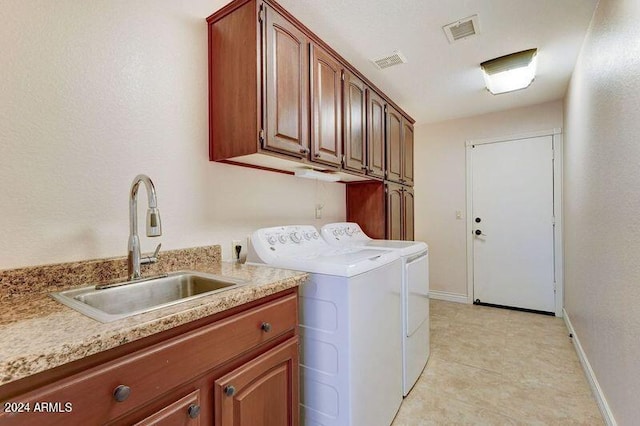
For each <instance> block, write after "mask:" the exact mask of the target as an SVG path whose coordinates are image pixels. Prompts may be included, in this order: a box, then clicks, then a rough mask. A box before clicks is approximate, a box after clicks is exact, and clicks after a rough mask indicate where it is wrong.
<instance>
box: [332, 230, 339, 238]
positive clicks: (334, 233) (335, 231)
mask: <svg viewBox="0 0 640 426" xmlns="http://www.w3.org/2000/svg"><path fill="white" fill-rule="evenodd" d="M333 235H335V236H336V237H337V236H338V228H336V229H334V230H333Z"/></svg>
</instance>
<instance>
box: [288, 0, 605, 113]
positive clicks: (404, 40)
mask: <svg viewBox="0 0 640 426" xmlns="http://www.w3.org/2000/svg"><path fill="white" fill-rule="evenodd" d="M279 3H280V4H282V5H283V6H284V7H285V8H286V9H287V10H289V11H290V12H291V13H292V14H293V15H294V16H296V17H297V18H298V19H300V21H302V22H303V23H304V24H305V25H307V26H308V27H309V28H310V29H311V30H312V31H314V32H315V33H316V34H318V35H319V36H320V37H321V38H322V39H323V40H325V41H326V42H327V43H329V44H330V45H331V46H332V47H333V48H334V49H335V50H336V51H337V52H338V53H340V54H341V55H342V56H343V57H344V58H345V59H347V60H348V61H349V62H351V63H352V64H353V65H354V66H355V67H356V68H358V69H359V70H360V71H361V72H362V73H363V74H365V75H366V76H367V77H368V78H369V79H370V80H371V81H372V82H373V83H374V84H376V85H377V86H378V87H380V89H382V90H383V91H384V92H385V93H386V94H387V95H389V96H390V97H391V98H392V99H393V100H394V101H396V102H397V103H398V104H399V105H400V106H401V107H402V108H403V109H404V110H405V111H407V112H408V113H409V114H410V115H411V116H412V117H413V118H414V119H416V121H417V122H418V123H425V122H435V121H442V120H447V119H451V118H458V117H467V116H472V115H477V114H483V113H487V112H493V111H500V110H505V109H509V108H515V107H521V106H526V105H533V104H537V103H541V102H546V101H551V100H556V99H560V98H562V97H563V96H564V93H565V90H566V88H567V84H568V82H569V78H570V76H571V72H572V71H573V67H574V64H575V61H576V58H577V55H578V52H579V50H580V47H581V45H582V40H583V39H584V35H585V33H586V30H587V27H588V25H589V22H590V20H591V16H592V14H593V10H594V8H595V6H596V3H597V0H279ZM473 14H478V15H479V24H480V34H479V35H477V36H475V37H471V38H469V39H466V40H461V41H458V42H456V43H454V44H449V42H448V41H447V38H446V36H445V34H444V31H443V30H442V26H443V25H446V24H448V23H450V22H453V21H456V20H458V19H461V18H464V17H467V16H470V15H473ZM533 47H537V48H538V73H537V77H536V79H535V81H534V82H533V83H532V85H531V86H530V87H529V88H528V89H526V90H521V91H518V92H512V93H507V94H502V95H497V96H493V95H491V94H489V93H488V92H487V91H486V90H485V88H484V80H483V78H482V74H481V72H480V69H479V64H480V62H483V61H485V60H487V59H492V58H495V57H498V56H502V55H505V54H508V53H513V52H517V51H520V50H524V49H529V48H533ZM394 50H400V51H402V53H404V55H405V56H406V57H407V59H408V63H407V64H403V65H399V66H396V67H392V68H388V69H385V70H378V69H377V68H376V67H375V66H374V65H373V64H372V63H371V62H370V61H369V60H370V59H372V58H377V57H380V56H383V55H386V54H389V53H391V52H393V51H394Z"/></svg>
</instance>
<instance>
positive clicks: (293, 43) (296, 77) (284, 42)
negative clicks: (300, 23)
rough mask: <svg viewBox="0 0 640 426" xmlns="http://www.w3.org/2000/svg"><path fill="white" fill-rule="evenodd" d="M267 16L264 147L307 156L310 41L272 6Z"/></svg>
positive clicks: (264, 26)
mask: <svg viewBox="0 0 640 426" xmlns="http://www.w3.org/2000/svg"><path fill="white" fill-rule="evenodd" d="M261 16H263V17H264V18H263V19H264V22H263V28H264V31H265V32H266V34H265V39H266V41H265V44H266V46H265V50H266V55H265V57H264V66H265V70H266V72H265V84H264V87H265V96H264V98H265V100H266V105H265V115H266V120H265V126H264V134H263V138H264V141H263V148H264V149H270V150H275V151H280V152H282V153H285V154H293V155H294V156H296V157H305V156H306V155H307V153H308V152H309V118H308V117H309V113H308V111H309V90H308V87H309V80H308V79H309V72H308V69H309V41H308V40H307V37H306V36H305V35H304V34H303V33H302V31H300V30H298V29H297V28H296V27H295V26H294V25H293V24H291V23H290V22H289V21H287V20H286V19H284V18H283V17H282V16H280V14H278V13H277V12H275V11H273V10H272V9H270V8H266V13H264V12H262V14H261Z"/></svg>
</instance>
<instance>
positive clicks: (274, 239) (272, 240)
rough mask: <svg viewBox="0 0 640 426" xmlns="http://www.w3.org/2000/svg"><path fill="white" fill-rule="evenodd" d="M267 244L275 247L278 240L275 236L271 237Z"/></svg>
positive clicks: (268, 238)
mask: <svg viewBox="0 0 640 426" xmlns="http://www.w3.org/2000/svg"><path fill="white" fill-rule="evenodd" d="M267 242H268V243H269V244H271V245H274V244H275V243H277V242H278V240H277V239H276V237H274V236H273V235H269V236H268V237H267Z"/></svg>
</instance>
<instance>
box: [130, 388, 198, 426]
mask: <svg viewBox="0 0 640 426" xmlns="http://www.w3.org/2000/svg"><path fill="white" fill-rule="evenodd" d="M200 410H201V407H200V390H195V391H193V392H191V393H190V394H189V395H187V396H185V397H184V398H180V399H179V400H178V401H176V402H174V403H173V404H170V405H168V406H166V407H164V408H163V409H161V410H159V411H158V412H156V413H154V414H153V415H151V416H149V417H147V418H146V419H144V420H141V421H139V422H137V423H135V425H134V426H156V425H172V426H173V425H175V426H183V425H184V426H200Z"/></svg>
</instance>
